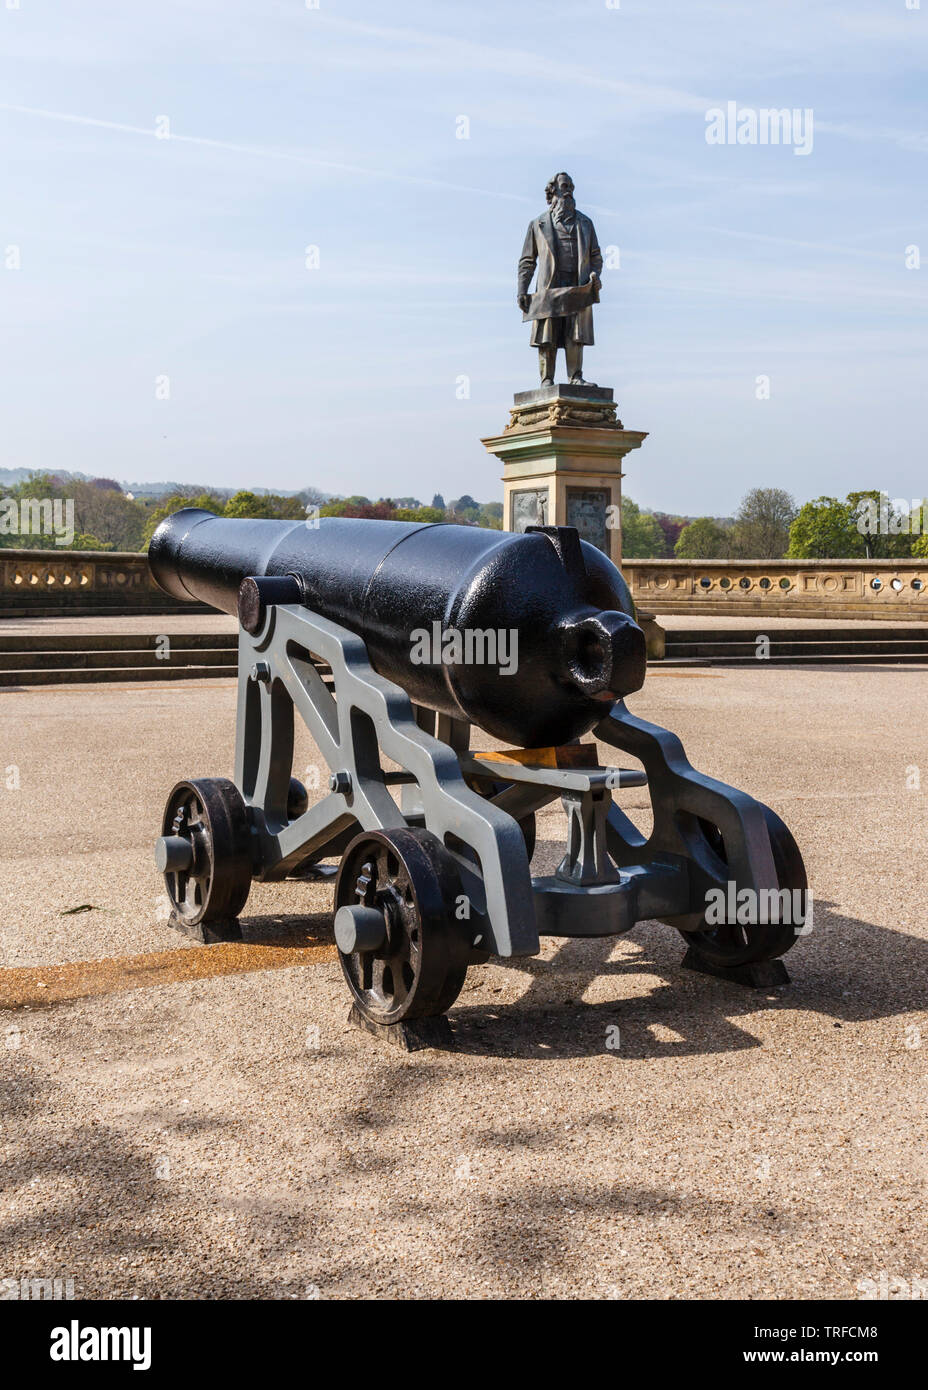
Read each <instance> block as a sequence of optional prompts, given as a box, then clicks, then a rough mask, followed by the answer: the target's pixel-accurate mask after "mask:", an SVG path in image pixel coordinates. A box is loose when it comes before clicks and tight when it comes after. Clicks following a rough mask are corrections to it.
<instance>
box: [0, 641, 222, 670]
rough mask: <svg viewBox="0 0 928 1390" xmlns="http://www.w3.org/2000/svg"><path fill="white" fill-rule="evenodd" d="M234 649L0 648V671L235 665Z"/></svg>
mask: <svg viewBox="0 0 928 1390" xmlns="http://www.w3.org/2000/svg"><path fill="white" fill-rule="evenodd" d="M235 661H236V654H235V649H234V648H232V649H229V648H227V647H220V648H210V647H186V648H184V647H173V646H172V647H171V655H170V657H167V658H165V657H160V656H159V655H158V653H157V651H155V650H154V649H152V648H149V649H147V650H144V649H142V650H139V649H138V648H135V649H132V650H128V651H127V650H125V649H122V648H118V649H117V650H115V651H66V652H56V651H38V652H37V651H26V652H10V651H3V650H2V649H0V671H52V670H63V671H79V670H108V669H116V668H118V669H120V670H125V669H126V668H130V667H134V668H144V669H145V670H153V669H155V668H157V667H160V666H228V665H230V664H233V665H234V664H235Z"/></svg>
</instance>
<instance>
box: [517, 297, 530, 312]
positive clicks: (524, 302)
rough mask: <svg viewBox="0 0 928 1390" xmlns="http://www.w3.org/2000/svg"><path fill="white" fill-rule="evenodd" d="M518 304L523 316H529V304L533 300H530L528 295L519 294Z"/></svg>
mask: <svg viewBox="0 0 928 1390" xmlns="http://www.w3.org/2000/svg"><path fill="white" fill-rule="evenodd" d="M516 303H517V304H518V306H519V308H520V309H521V310H522V312H523V314H527V313H528V306H529V304H530V303H531V300H530V297H529V296H528V295H527V294H517V295H516Z"/></svg>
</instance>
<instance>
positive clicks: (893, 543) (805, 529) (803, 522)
mask: <svg viewBox="0 0 928 1390" xmlns="http://www.w3.org/2000/svg"><path fill="white" fill-rule="evenodd" d="M880 502H881V494H880V493H879V492H877V491H875V490H873V489H870V490H868V491H864V492H849V493H848V495H847V497H846V498H845V499H844V501H843V502H842V501H840V500H839V499H838V498H837V497H817V498H816V499H815V500H814V501H813V502H806V503H805V505H804V506H802V507H800V509H799V514H798V516H797V517H796V519H795V521H794V522H793V524H792V526H791V528H790V534H789V550H788V551H787V555H788V556H789V557H790V559H796V560H849V559H855V558H860V559H863V558H864V557H865V556H866V555H867V553H868V551H869V553H870V555H872V556H874V557H876V558H896V559H903V558H905V557H906V556H908V555H911V554H912V553H913V551H912V537H911V536H910V535H909V534H908V529H906V530H905V531H902V530H901V526H902V524H905V525H906V528H908V522H907V521H906V520H905V518H903V517H902V516H901V514H900V513H899V512H897V511H895V510H894V509H893V508H892V506H889V505H887V504H885V502H884V508H883V512H882V515H881V513H880ZM868 504H869V505H868ZM874 516H875V517H876V524H875V525H868V522H872V521H873V518H874ZM894 528H895V529H896V532H897V533H896V534H893V531H894Z"/></svg>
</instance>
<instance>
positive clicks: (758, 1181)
mask: <svg viewBox="0 0 928 1390" xmlns="http://www.w3.org/2000/svg"><path fill="white" fill-rule="evenodd" d="M925 682H926V676H925V673H924V671H923V670H921V669H918V668H893V669H891V670H890V669H887V668H879V669H865V670H862V669H857V668H836V667H832V668H828V669H821V668H819V669H805V670H795V669H794V670H763V671H757V670H754V669H737V670H726V671H712V670H700V671H698V672H696V671H692V672H690V671H687V672H677V671H667V672H663V673H661V672H660V671H652V672H651V673H650V674H649V678H648V683H647V686H646V689H645V690H644V691H643V692H642V693H641V694H639V695H638V696H636V697H635V698H634V699H633V700H632V701H630V704H631V707H632V709H633V710H634V712H636V713H639V714H642V715H644V716H645V717H647V718H650V719H654V720H655V721H656V722H658V723H661V724H664V725H666V726H667V727H669V728H672V729H673V730H675V731H676V732H677V733H679V734H680V735H681V737H682V738H683V740H684V744H685V746H686V748H687V751H688V753H689V755H690V757H691V759H692V761H693V762H694V763H695V765H696V766H697V767H700V768H701V769H702V770H703V771H705V772H709V773H712V774H714V775H716V776H719V777H722V778H723V779H725V780H726V781H730V782H732V783H734V784H735V785H736V786H739V787H743V788H744V789H745V790H747V791H750V792H751V793H753V794H754V795H756V796H758V797H760V798H761V799H763V800H765V801H767V802H769V803H770V804H771V805H772V806H773V807H774V808H775V809H776V810H777V811H778V812H779V813H780V814H781V815H782V816H783V817H784V819H785V820H786V821H787V823H788V824H789V825H790V827H791V829H792V830H793V832H794V834H795V836H796V838H797V840H798V842H799V844H800V846H801V848H802V850H803V853H804V855H805V858H806V862H807V866H808V868H809V872H810V880H811V883H812V886H813V889H814V890H815V894H816V914H815V929H814V931H813V933H812V934H811V936H809V937H808V938H804V939H802V940H800V941H799V943H798V944H797V946H796V948H795V949H794V950H793V951H792V952H791V953H790V955H789V957H788V958H787V961H788V965H789V970H790V973H791V975H792V980H793V983H792V985H791V986H789V987H788V988H786V989H784V990H780V991H773V992H770V993H764V992H757V991H749V990H744V989H740V988H738V987H736V986H733V985H731V984H727V983H724V982H721V981H718V980H714V979H711V978H709V977H706V976H701V975H696V974H692V973H690V972H686V971H682V970H681V969H680V959H681V956H682V943H681V941H680V938H679V937H678V935H677V934H676V933H675V932H673V931H672V930H671V929H670V928H667V927H662V926H659V925H657V924H653V923H648V924H643V925H641V926H639V927H637V928H636V929H635V931H634V932H633V933H632V934H631V935H630V936H628V937H625V938H622V939H621V940H618V941H606V942H602V941H599V942H597V941H585V942H584V941H575V942H556V941H552V940H546V941H545V942H544V943H543V951H542V953H541V955H540V956H539V957H537V958H534V959H531V960H522V961H516V962H509V963H506V962H491V963H490V964H488V965H486V966H482V967H477V968H474V969H473V970H472V971H471V972H470V974H469V975H468V980H467V984H466V986H465V990H464V992H463V993H462V995H461V997H460V999H459V1000H458V1002H457V1004H456V1006H455V1007H454V1009H453V1010H452V1013H451V1021H452V1025H453V1028H454V1031H455V1035H456V1039H457V1044H458V1049H457V1051H455V1052H442V1051H427V1052H419V1053H415V1054H411V1055H408V1056H407V1055H404V1054H402V1053H399V1052H394V1051H393V1050H390V1049H385V1048H383V1047H382V1045H380V1044H378V1043H377V1042H375V1041H374V1040H373V1039H371V1038H370V1037H368V1036H367V1035H366V1034H363V1033H360V1032H357V1031H355V1030H353V1029H351V1028H349V1026H348V1025H347V1022H346V1016H347V1008H348V993H347V989H346V987H345V985H344V983H343V981H342V978H341V973H340V970H339V967H338V964H337V962H336V960H335V954H334V949H333V947H332V944H331V932H330V915H329V898H330V889H329V888H328V887H326V886H324V885H319V884H302V883H293V882H291V883H287V884H284V885H280V886H274V887H264V886H261V885H258V886H256V888H255V889H254V892H253V895H252V897H251V899H250V900H249V904H248V907H247V908H246V917H245V919H244V926H245V936H246V944H245V946H244V947H240V948H226V947H212V948H203V947H199V948H197V947H190V946H189V944H188V943H187V941H186V939H185V938H183V937H181V936H179V935H178V934H176V933H174V932H172V931H171V930H170V929H168V928H167V927H166V926H165V924H164V922H163V920H160V918H161V915H162V901H161V896H160V891H159V888H160V886H159V881H158V879H157V876H156V874H155V872H154V870H153V868H152V865H151V846H152V841H153V839H154V836H155V835H156V833H157V829H158V821H159V817H160V810H161V806H162V803H163V800H164V797H165V794H166V792H167V790H168V789H169V787H170V785H171V784H172V782H173V781H175V780H177V779H178V778H180V777H187V776H197V775H200V776H203V775H215V774H223V773H226V774H227V773H229V771H230V764H231V757H232V751H231V750H232V730H233V720H234V703H235V691H234V686H233V685H232V684H231V683H230V682H220V681H195V682H194V681H191V682H184V683H180V684H177V685H170V686H168V685H157V686H151V687H148V686H137V685H127V686H117V685H106V686H100V687H91V688H88V687H66V686H62V687H55V688H51V689H45V690H32V689H30V690H24V691H6V692H3V693H2V694H0V715H2V722H0V729H2V742H0V858H2V863H3V866H4V870H5V872H4V875H3V881H2V884H0V903H2V913H0V951H2V956H0V961H2V966H3V968H2V969H0V1000H3V1001H4V1002H5V1003H6V1004H8V1005H9V1007H8V1008H6V1009H4V1010H2V1011H0V1034H2V1042H3V1044H4V1045H3V1046H2V1047H0V1078H2V1080H0V1097H2V1107H3V1117H2V1125H0V1161H2V1181H0V1278H4V1277H13V1278H17V1279H18V1278H22V1277H27V1276H30V1277H43V1276H44V1277H48V1278H55V1277H59V1278H68V1277H70V1278H73V1279H74V1281H75V1292H76V1295H77V1296H78V1297H100V1298H115V1297H133V1296H138V1297H140V1298H173V1297H183V1298H249V1297H260V1298H300V1299H302V1298H307V1297H316V1296H321V1297H322V1298H354V1297H359V1296H365V1295H374V1296H380V1297H421V1296H440V1297H465V1298H486V1297H507V1298H509V1297H514V1298H569V1297H578V1296H580V1297H593V1298H624V1299H638V1298H652V1297H675V1298H702V1299H711V1298H737V1297H748V1298H771V1297H775V1298H800V1299H813V1298H847V1297H850V1298H854V1297H856V1296H857V1288H856V1286H857V1282H858V1281H859V1280H861V1279H864V1278H876V1277H878V1276H879V1274H880V1273H881V1272H882V1271H886V1272H887V1273H888V1274H889V1275H890V1276H898V1277H902V1278H905V1279H909V1280H911V1279H913V1278H916V1277H918V1278H925V1277H928V1252H926V1248H925V1234H924V1231H925V1195H926V1179H928V1160H926V1152H928V1150H926V1122H925V1115H926V1098H928V1082H926V1066H925V1059H926V1053H928V1019H926V1017H925V1001H926V982H928V940H926V937H928V930H926V913H925V906H924V904H925V890H926V887H928V881H926V880H928V875H926V870H925V843H926V839H925V832H926V810H925V808H926V801H925V798H926V796H928V743H926V733H925V718H924V715H925V688H926V687H925ZM314 761H317V755H316V754H315V752H314V749H313V748H312V745H311V744H309V743H308V741H307V740H305V739H304V740H303V741H302V742H301V743H300V744H299V747H298V754H297V758H296V763H295V767H296V770H297V771H298V772H302V770H303V769H304V768H306V767H307V766H311V765H313V763H314ZM13 767H15V768H16V769H18V779H19V790H14V789H12V788H10V787H8V786H5V784H6V783H8V782H9V781H10V771H9V770H10V769H11V768H13ZM918 767H920V768H921V777H922V778H923V779H925V782H924V785H925V788H926V790H919V789H918V788H917V787H916V786H915V785H913V784H914V782H915V781H916V776H915V773H914V772H913V769H915V768H918ZM13 780H14V781H15V777H14V778H13ZM622 804H623V806H624V807H625V808H626V809H629V810H630V813H631V814H632V815H633V817H634V818H635V819H637V820H638V821H639V823H640V824H642V825H644V824H646V821H647V801H646V794H645V793H643V792H641V791H632V792H627V793H623V794H622ZM561 826H562V820H561V817H560V815H559V814H558V813H550V814H546V815H545V816H543V817H542V818H541V820H540V824H539V841H540V844H539V850H538V854H537V857H536V868H537V867H540V866H545V869H547V867H548V866H550V865H552V864H553V862H554V861H555V858H556V855H557V847H556V844H555V840H556V838H557V837H558V836H559V835H560V833H561ZM545 869H543V870H542V871H545ZM73 908H81V909H83V910H82V911H79V912H76V913H74V912H71V911H70V910H71V909H73ZM62 914H68V915H62ZM288 950H289V951H290V952H291V953H292V955H290V956H288V954H287V952H288ZM291 960H292V961H293V962H295V963H294V964H291V963H290V961H291ZM615 1027H618V1029H619V1040H620V1046H619V1047H618V1048H617V1049H615V1048H610V1047H609V1046H608V1045H607V1044H608V1042H609V1041H610V1040H611V1041H614V1035H610V1033H609V1030H610V1029H612V1028H615Z"/></svg>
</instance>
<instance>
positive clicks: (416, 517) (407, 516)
mask: <svg viewBox="0 0 928 1390" xmlns="http://www.w3.org/2000/svg"><path fill="white" fill-rule="evenodd" d="M444 519H445V513H444V512H443V511H439V509H438V508H437V507H397V509H396V520H397V521H426V522H434V521H444Z"/></svg>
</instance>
